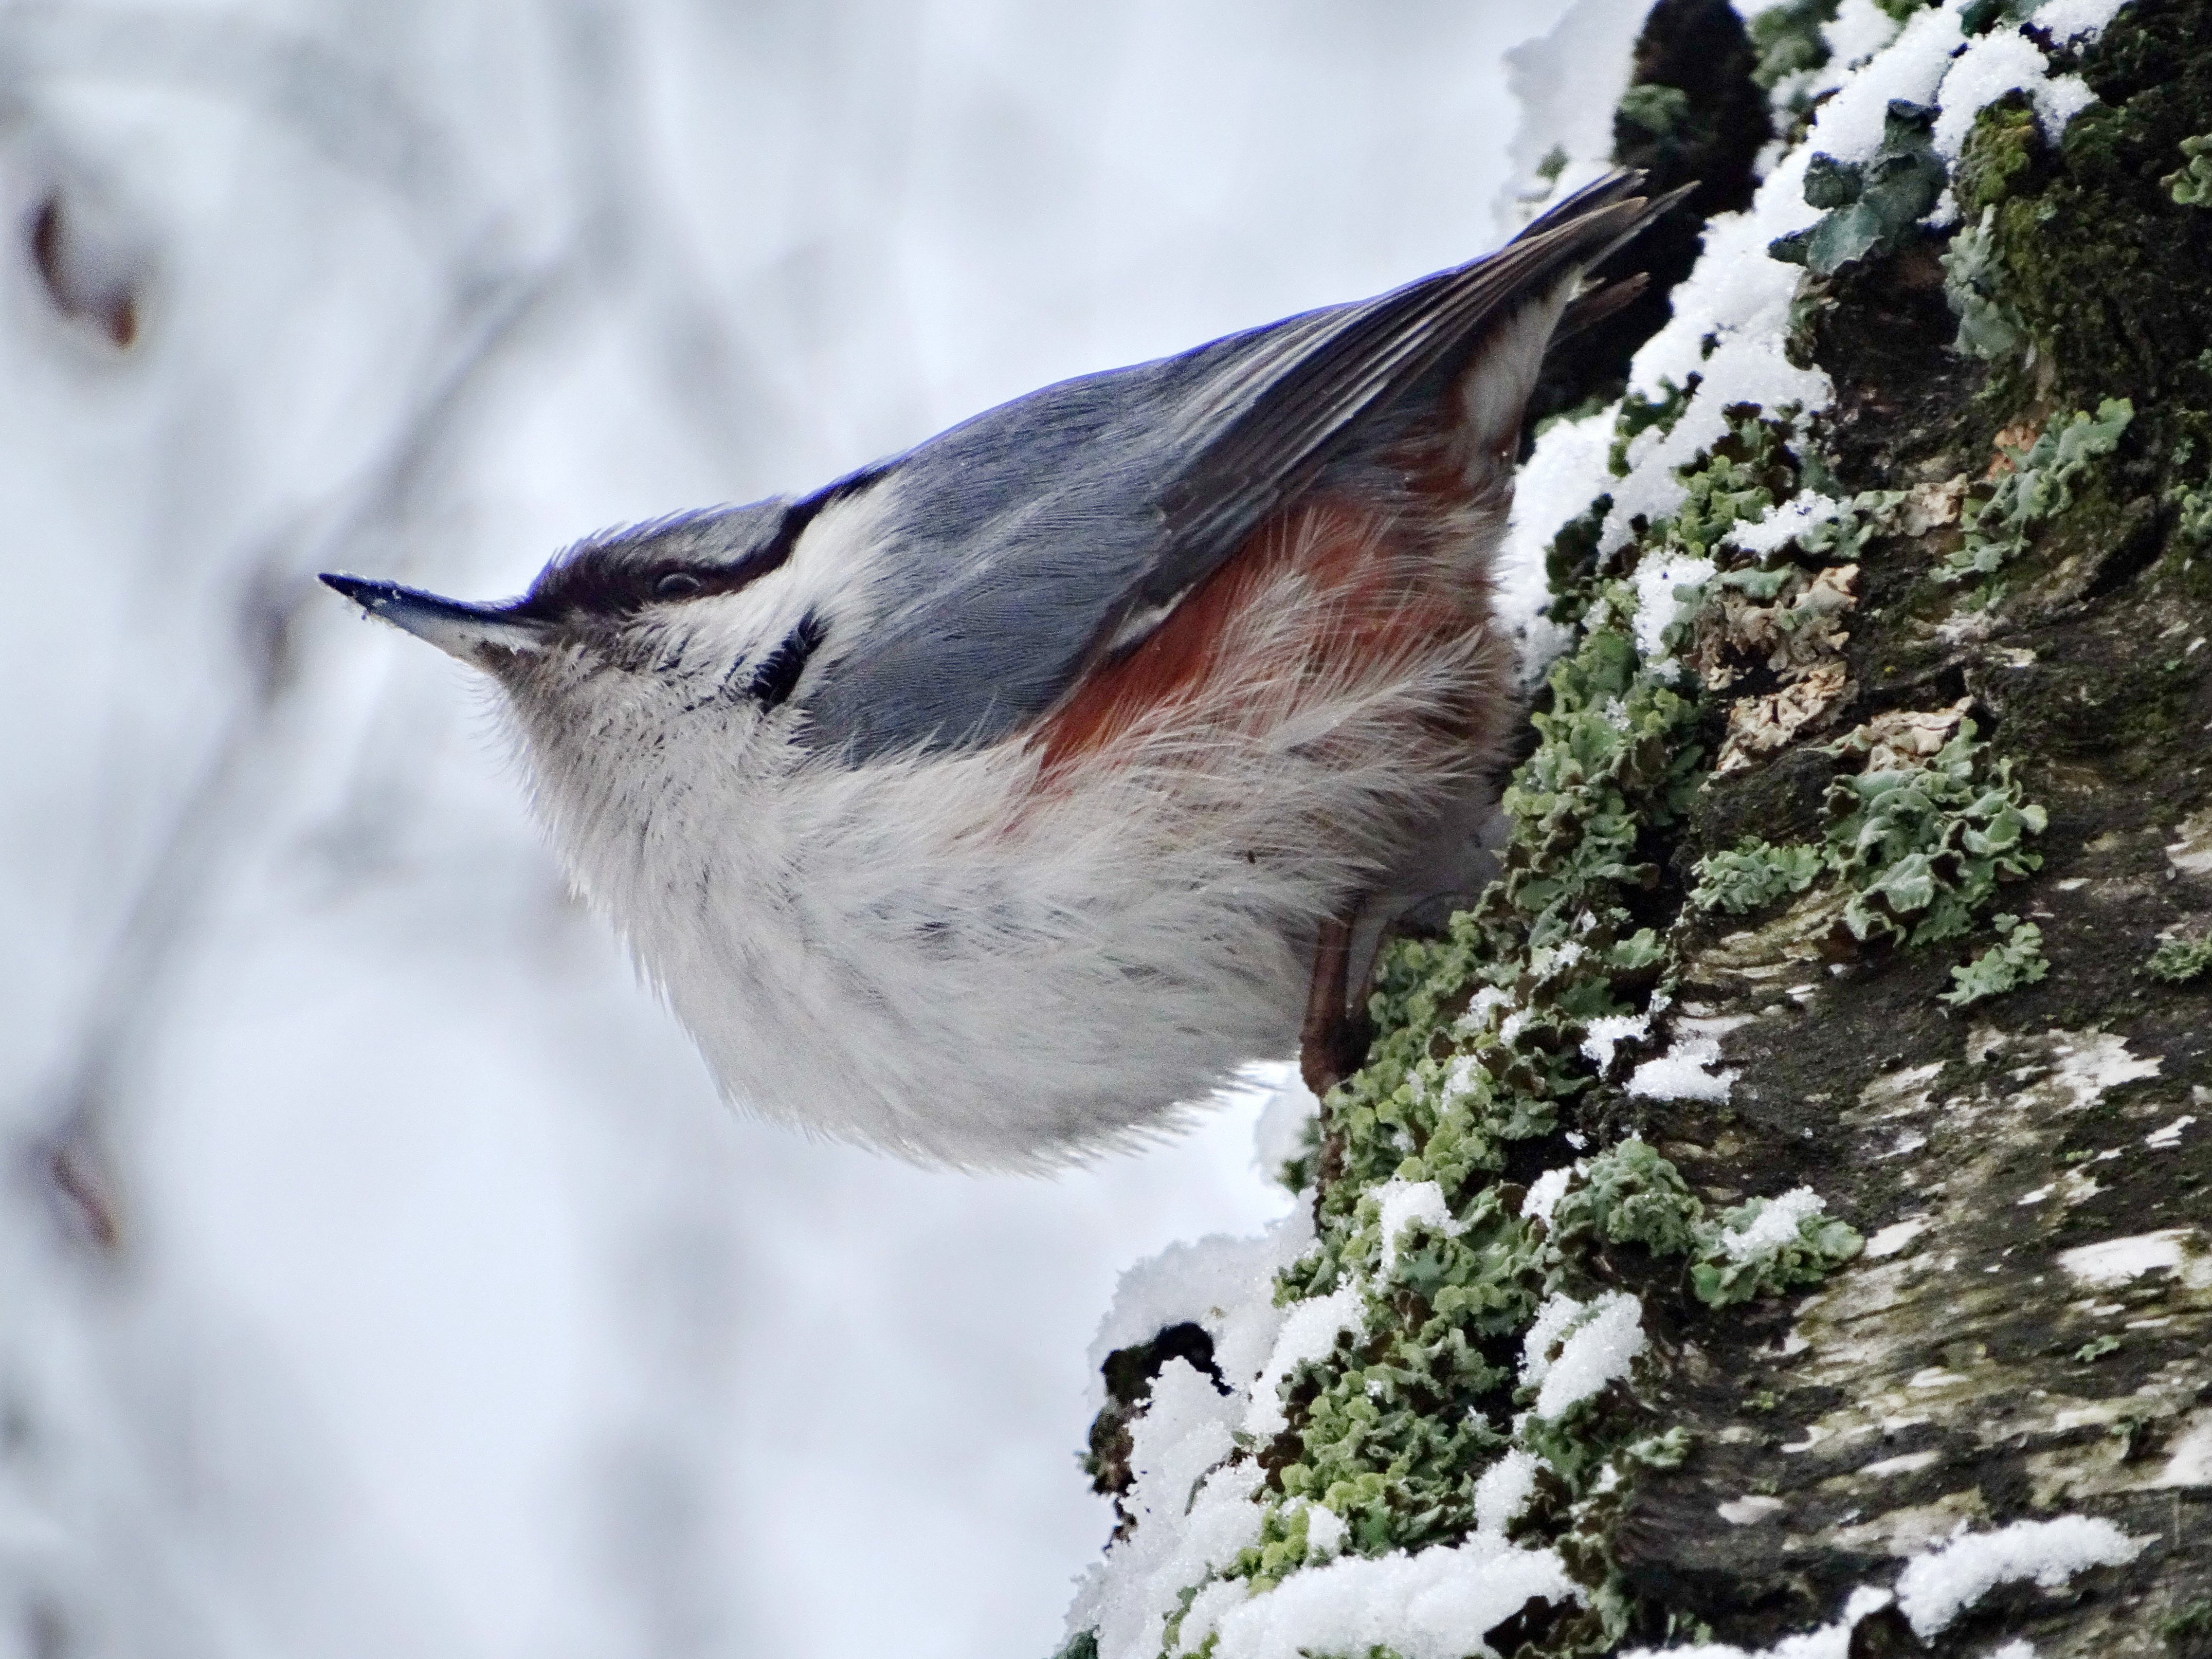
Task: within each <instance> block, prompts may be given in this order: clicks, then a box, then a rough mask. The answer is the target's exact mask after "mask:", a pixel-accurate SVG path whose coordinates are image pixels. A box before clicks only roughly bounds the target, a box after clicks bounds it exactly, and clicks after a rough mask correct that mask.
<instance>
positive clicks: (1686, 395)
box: [1606, 374, 1699, 478]
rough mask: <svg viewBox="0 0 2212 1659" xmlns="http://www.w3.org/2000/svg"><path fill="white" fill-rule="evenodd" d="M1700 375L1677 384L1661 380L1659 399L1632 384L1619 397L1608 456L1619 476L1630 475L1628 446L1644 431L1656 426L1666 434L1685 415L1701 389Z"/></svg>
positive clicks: (1614, 473) (1616, 474) (1663, 434)
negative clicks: (1618, 412) (1617, 411)
mask: <svg viewBox="0 0 2212 1659" xmlns="http://www.w3.org/2000/svg"><path fill="white" fill-rule="evenodd" d="M1698 380H1699V376H1697V375H1695V374H1692V375H1691V376H1690V377H1689V379H1688V380H1687V381H1686V383H1685V384H1683V385H1681V386H1676V385H1675V384H1674V381H1672V380H1661V381H1660V382H1659V386H1660V392H1659V395H1658V396H1657V397H1656V398H1647V397H1645V396H1644V393H1642V392H1638V391H1637V390H1636V389H1635V388H1634V387H1633V386H1631V387H1630V388H1629V389H1628V392H1626V395H1625V396H1623V397H1622V398H1621V400H1620V414H1619V415H1617V416H1614V417H1613V447H1612V448H1611V449H1610V450H1609V451H1608V452H1607V456H1606V465H1607V468H1608V469H1609V470H1610V471H1612V473H1613V477H1616V478H1625V477H1627V476H1628V446H1629V445H1630V444H1631V443H1632V442H1634V441H1635V440H1636V439H1637V438H1638V437H1639V436H1641V435H1643V434H1644V433H1645V432H1648V431H1650V429H1651V428H1655V427H1656V428H1658V431H1659V435H1660V436H1661V437H1662V438H1663V437H1664V436H1666V435H1667V434H1668V433H1669V432H1672V431H1673V430H1674V422H1677V421H1679V420H1680V419H1681V418H1682V411H1683V410H1686V409H1687V408H1688V407H1689V406H1690V394H1691V393H1692V392H1695V391H1696V390H1697V389H1698Z"/></svg>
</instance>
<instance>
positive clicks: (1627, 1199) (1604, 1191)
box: [1551, 1139, 1705, 1256]
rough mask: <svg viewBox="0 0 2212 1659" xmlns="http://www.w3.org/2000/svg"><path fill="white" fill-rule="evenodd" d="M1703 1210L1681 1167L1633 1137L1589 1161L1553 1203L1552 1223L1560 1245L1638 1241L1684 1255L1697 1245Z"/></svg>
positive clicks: (1655, 1250) (1655, 1252)
mask: <svg viewBox="0 0 2212 1659" xmlns="http://www.w3.org/2000/svg"><path fill="white" fill-rule="evenodd" d="M1704 1219H1705V1203H1704V1201H1703V1200H1700V1199H1699V1197H1698V1195H1697V1194H1694V1193H1692V1191H1691V1190H1690V1188H1689V1183H1688V1182H1686V1181H1684V1180H1683V1179H1682V1176H1681V1173H1680V1171H1679V1170H1676V1169H1675V1167H1674V1165H1673V1164H1670V1163H1668V1161H1667V1160H1666V1159H1665V1158H1662V1157H1660V1155H1659V1154H1658V1153H1657V1152H1654V1151H1653V1150H1652V1149H1651V1148H1650V1146H1646V1145H1645V1144H1644V1142H1643V1141H1641V1140H1638V1139H1629V1140H1624V1141H1622V1142H1621V1143H1620V1145H1619V1146H1612V1147H1608V1148H1607V1149H1606V1150H1605V1151H1604V1152H1601V1153H1599V1154H1598V1155H1597V1156H1596V1157H1595V1158H1591V1159H1589V1163H1588V1165H1587V1167H1586V1168H1585V1169H1584V1170H1583V1173H1582V1175H1581V1176H1579V1177H1578V1178H1577V1180H1576V1181H1575V1182H1573V1183H1572V1184H1571V1185H1570V1187H1569V1188H1568V1189H1567V1190H1566V1192H1565V1193H1564V1194H1561V1195H1560V1198H1559V1202H1558V1203H1557V1204H1555V1205H1554V1206H1553V1208H1552V1224H1551V1225H1552V1232H1553V1237H1555V1238H1557V1239H1559V1240H1560V1241H1561V1242H1562V1243H1577V1242H1580V1241H1583V1240H1588V1241H1589V1242H1591V1243H1605V1244H1641V1245H1642V1246H1643V1247H1644V1249H1647V1250H1649V1251H1650V1252H1651V1254H1652V1255H1657V1256H1670V1255H1687V1254H1689V1253H1690V1252H1691V1251H1692V1250H1693V1249H1696V1248H1697V1242H1698V1228H1699V1224H1700V1223H1702V1222H1703V1221H1704Z"/></svg>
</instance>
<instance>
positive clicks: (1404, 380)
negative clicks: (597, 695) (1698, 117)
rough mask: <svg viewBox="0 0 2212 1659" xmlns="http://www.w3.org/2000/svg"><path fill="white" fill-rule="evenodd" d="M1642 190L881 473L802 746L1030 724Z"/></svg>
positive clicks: (1620, 221) (1065, 386) (1559, 271)
mask: <svg viewBox="0 0 2212 1659" xmlns="http://www.w3.org/2000/svg"><path fill="white" fill-rule="evenodd" d="M1638 182H1639V179H1638V176H1637V175H1635V174H1633V173H1615V174H1613V175H1612V176H1610V177H1609V178H1607V179H1601V180H1600V181H1599V182H1598V183H1597V184H1595V185H1591V186H1590V187H1589V189H1587V190H1585V191H1581V192H1578V193H1577V195H1575V196H1573V197H1570V198H1568V199H1567V200H1566V201H1565V202H1562V203H1561V204H1559V206H1557V207H1555V208H1554V209H1553V210H1551V212H1549V213H1547V214H1546V215H1545V216H1543V217H1542V218H1540V219H1539V220H1537V221H1536V222H1534V223H1533V224H1531V225H1530V226H1529V227H1528V229H1527V230H1526V231H1524V232H1523V233H1522V234H1521V235H1520V236H1519V237H1517V238H1516V240H1514V241H1513V242H1511V243H1510V244H1508V245H1507V246H1505V247H1504V248H1503V249H1501V250H1500V251H1498V252H1496V253H1493V254H1491V255H1488V256H1486V258H1481V259H1478V260H1475V261H1474V262H1472V263H1470V264H1466V265H1462V266H1460V267H1458V268H1456V269H1455V270H1448V271H1443V272H1440V273H1438V274H1437V275H1436V276H1429V277H1425V278H1423V279H1421V280H1420V281H1419V282H1415V283H1409V284H1407V286H1406V287H1404V288H1401V289H1395V290H1394V291H1393V292H1391V293H1389V294H1386V295H1382V296H1380V297H1379V298H1377V299H1374V300H1370V301H1363V302H1359V303H1357V304H1353V305H1346V306H1338V307H1330V308H1328V309H1326V310H1322V311H1317V312H1311V313H1306V314H1304V315H1303V316H1299V317H1293V318H1291V319H1286V320H1285V321H1283V322H1279V323H1276V324H1273V325H1269V326H1267V327H1265V328H1261V329H1255V330H1253V331H1249V332H1247V333H1243V334H1237V335H1231V336H1229V337H1226V338H1224V339H1220V340H1217V341H1214V342H1212V343H1210V344H1208V345H1204V346H1200V347H1199V348H1198V349H1195V350H1193V351H1188V352H1185V353H1183V354H1182V355H1181V356H1175V357H1170V358H1165V359H1163V360H1161V361H1159V362H1151V363H1144V364H1139V365H1138V366H1137V367H1135V368H1125V369H1119V370H1115V371H1113V372H1111V373H1108V374H1093V375H1088V376H1085V377H1083V378H1081V379H1079V380H1067V381H1064V382H1062V383H1060V385H1057V386H1048V387H1046V388H1044V389H1043V390H1042V391H1041V392H1033V393H1031V394H1030V395H1029V396H1028V397H1025V398H1018V399H1017V400H1016V401H1014V402H1012V403H1010V404H1004V405H1002V406H1000V408H997V409H994V410H989V411H987V412H986V413H985V414H982V415H980V416H976V417H975V418H974V419H973V420H970V421H968V422H964V423H963V424H962V425H960V426H957V427H955V428H952V429H951V430H950V431H949V432H946V433H945V434H943V435H941V436H939V437H937V438H933V439H932V440H931V441H929V442H927V443H926V444H924V445H922V446H921V447H919V448H918V449H915V450H914V451H912V452H910V453H908V454H907V455H904V456H902V457H900V458H898V459H895V460H893V461H891V462H890V463H887V464H886V465H885V466H884V468H883V469H881V474H882V477H883V478H884V481H885V482H886V483H888V486H889V488H890V492H891V493H890V496H889V506H890V520H889V522H887V523H885V524H884V525H882V526H880V527H879V528H878V530H877V532H876V535H877V536H878V537H879V538H883V539H882V542H881V545H882V546H883V548H884V552H883V553H882V554H881V555H880V556H879V557H878V564H879V566H880V568H878V569H874V570H872V571H871V572H870V573H869V582H870V586H871V590H872V592H871V593H870V595H869V604H868V605H867V609H868V610H869V611H871V612H872V614H871V615H870V616H869V617H868V620H867V626H866V637H865V639H863V640H860V641H835V640H834V639H833V640H832V641H831V648H830V650H829V652H828V653H825V661H824V663H823V666H822V669H821V670H820V671H817V673H816V674H813V675H810V676H809V677H808V678H809V684H807V685H806V686H805V687H804V688H803V690H802V691H801V693H800V695H799V699H798V702H799V706H800V707H801V708H804V709H805V714H806V717H807V723H806V728H805V739H804V740H805V742H806V743H807V744H809V745H810V746H839V747H842V748H843V749H844V750H846V752H847V753H848V755H849V757H851V758H852V759H854V760H856V761H865V760H868V759H872V758H875V757H879V756H883V755H885V754H890V753H894V752H898V751H902V750H910V749H915V748H941V747H948V746H949V747H967V746H971V745H976V744H988V743H992V742H995V741H997V740H999V739H1000V738H1004V737H1006V736H1007V735H1009V734H1010V733H1011V732H1014V731H1017V730H1018V729H1020V728H1021V727H1022V726H1025V725H1027V724H1029V723H1030V722H1031V721H1033V720H1036V719H1038V718H1039V717H1040V716H1042V714H1045V713H1046V712H1047V711H1048V709H1049V708H1051V707H1052V706H1053V705H1054V703H1055V702H1058V701H1059V700H1060V697H1061V696H1063V695H1064V694H1065V693H1066V690H1068V688H1069V686H1070V685H1071V684H1073V682H1074V681H1075V680H1076V679H1077V678H1079V676H1080V675H1081V673H1082V672H1083V671H1084V670H1085V667H1086V666H1087V665H1089V664H1091V662H1093V661H1094V660H1096V659H1097V657H1098V655H1099V654H1100V653H1101V651H1102V650H1103V647H1104V645H1105V643H1106V642H1107V641H1109V640H1111V639H1113V638H1114V636H1115V632H1116V630H1117V629H1119V628H1120V627H1121V624H1122V623H1123V621H1124V620H1125V619H1126V618H1127V617H1129V616H1130V615H1131V613H1132V612H1133V611H1142V610H1146V609H1147V608H1152V607H1158V606H1161V605H1165V604H1167V603H1168V602H1170V601H1172V600H1173V599H1174V598H1175V597H1176V595H1177V594H1179V593H1181V592H1185V591H1187V590H1188V588H1189V587H1190V586H1193V585H1194V583H1196V582H1198V581H1199V580H1202V579H1203V578H1204V577H1205V576H1206V574H1208V573H1209V572H1210V571H1211V570H1212V569H1213V568H1215V567H1216V566H1218V564H1219V562H1221V561H1222V560H1223V559H1225V558H1226V557H1227V556H1229V555H1230V554H1231V552H1233V551H1234V550H1236V549H1237V546H1239V545H1240V544H1242V543H1243V540H1244V538H1246V537H1247V536H1249V534H1250V532H1252V530H1253V529H1254V528H1255V527H1256V526H1258V525H1259V524H1260V523H1261V520H1264V519H1265V518H1266V517H1267V514H1268V513H1271V512H1273V510H1274V509H1275V508H1276V507H1279V506H1280V505H1283V504H1284V503H1285V502H1287V501H1291V500H1292V499H1294V498H1295V497H1296V496H1297V494H1298V493H1299V491H1300V490H1302V489H1304V488H1305V487H1306V486H1307V485H1308V484H1310V483H1311V482H1312V480H1313V478H1314V477H1315V476H1316V474H1317V473H1318V472H1319V471H1320V470H1321V469H1322V467H1324V466H1325V465H1328V462H1329V460H1330V459H1333V458H1334V456H1335V455H1336V454H1338V453H1340V452H1341V451H1342V449H1343V448H1344V447H1345V445H1346V441H1348V440H1350V439H1352V437H1353V436H1354V435H1355V434H1356V432H1357V429H1358V428H1359V427H1360V425H1361V424H1362V422H1364V421H1365V420H1366V419H1367V418H1368V417H1370V416H1372V415H1374V414H1375V413H1376V412H1377V411H1378V410H1383V409H1385V408H1387V407H1388V406H1389V405H1390V404H1393V403H1394V402H1395V400H1397V399H1398V398H1401V397H1403V396H1404V395H1405V394H1406V393H1407V392H1408V391H1410V390H1412V389H1413V387H1415V386H1417V385H1419V384H1420V383H1421V382H1422V381H1423V380H1424V378H1425V377H1427V376H1429V375H1430V374H1431V371H1434V370H1436V369H1437V368H1439V366H1441V365H1443V364H1445V363H1446V362H1447V360H1448V359H1449V358H1450V357H1451V356H1453V354H1454V353H1455V351H1458V350H1460V349H1464V348H1467V347H1468V346H1469V345H1470V343H1472V342H1473V341H1474V339H1476V338H1477V337H1479V336H1480V332H1481V330H1482V325H1483V324H1484V323H1485V322H1486V320H1488V319H1492V317H1493V316H1495V315H1496V314H1497V313H1498V312H1499V311H1500V309H1501V307H1509V306H1510V304H1511V302H1513V301H1517V300H1519V299H1521V298H1522V297H1523V296H1526V295H1529V294H1532V293H1534V292H1539V291H1545V290H1548V289H1550V288H1551V287H1552V286H1553V284H1555V283H1558V282H1559V281H1560V280H1562V279H1564V278H1565V277H1566V276H1570V275H1571V274H1573V273H1576V272H1578V271H1581V270H1588V269H1589V266H1590V265H1592V264H1595V262H1596V261H1597V260H1598V259H1600V258H1603V257H1604V255H1605V254H1606V253H1607V252H1610V251H1611V250H1612V248H1613V247H1614V246H1618V245H1619V243H1620V242H1621V241H1623V240H1626V239H1627V238H1628V237H1629V236H1632V235H1633V234H1635V233H1636V232H1637V231H1638V230H1640V229H1641V228H1643V226H1644V224H1645V223H1647V222H1649V220H1650V217H1651V216H1654V215H1655V214H1656V213H1657V212H1659V211H1662V210H1664V209H1665V207H1666V206H1668V205H1669V203H1668V202H1666V201H1662V202H1658V203H1647V202H1645V201H1644V200H1643V199H1641V198H1640V197H1636V196H1635V195H1634V194H1633V192H1634V191H1635V189H1636V186H1637V185H1638Z"/></svg>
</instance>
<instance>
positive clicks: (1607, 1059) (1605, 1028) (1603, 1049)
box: [1582, 1014, 1651, 1072]
mask: <svg viewBox="0 0 2212 1659" xmlns="http://www.w3.org/2000/svg"><path fill="white" fill-rule="evenodd" d="M1650 1029H1651V1017H1650V1015H1649V1014H1601V1015H1600V1016H1599V1017H1598V1018H1595V1019H1594V1020H1592V1021H1590V1023H1589V1024H1588V1025H1586V1026H1584V1027H1583V1043H1582V1050H1583V1054H1585V1055H1587V1056H1588V1057H1589V1060H1591V1061H1593V1062H1594V1063H1595V1065H1596V1066H1597V1068H1598V1070H1599V1071H1601V1072H1602V1071H1605V1070H1606V1069H1607V1067H1609V1066H1612V1064H1613V1050H1614V1049H1616V1048H1619V1047H1620V1045H1621V1044H1622V1043H1624V1042H1627V1041H1628V1040H1629V1039H1630V1038H1631V1037H1640V1036H1643V1035H1644V1033H1645V1032H1647V1031H1649V1030H1650Z"/></svg>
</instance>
